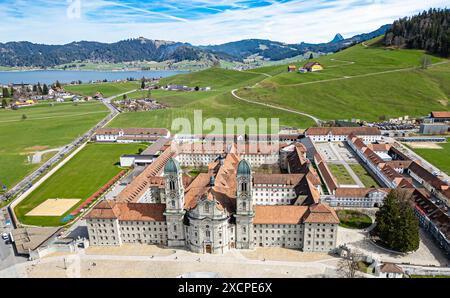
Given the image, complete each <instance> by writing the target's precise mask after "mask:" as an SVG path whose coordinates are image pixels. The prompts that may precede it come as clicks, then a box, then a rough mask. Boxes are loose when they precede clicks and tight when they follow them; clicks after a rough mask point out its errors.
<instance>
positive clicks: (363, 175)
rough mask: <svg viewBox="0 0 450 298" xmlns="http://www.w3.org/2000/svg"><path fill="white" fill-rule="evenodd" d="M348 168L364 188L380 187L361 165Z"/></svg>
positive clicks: (352, 165)
mask: <svg viewBox="0 0 450 298" xmlns="http://www.w3.org/2000/svg"><path fill="white" fill-rule="evenodd" d="M350 167H351V168H352V170H353V172H355V174H356V175H357V176H358V177H359V179H360V180H361V182H362V183H363V184H364V186H365V187H367V188H371V187H380V184H378V182H377V181H376V180H375V179H373V178H372V176H371V175H370V174H369V173H368V172H367V171H366V169H364V167H363V166H362V165H360V164H351V165H350Z"/></svg>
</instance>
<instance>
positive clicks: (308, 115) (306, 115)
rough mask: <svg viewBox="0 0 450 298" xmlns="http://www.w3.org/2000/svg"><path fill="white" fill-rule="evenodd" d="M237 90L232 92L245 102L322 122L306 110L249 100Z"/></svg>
mask: <svg viewBox="0 0 450 298" xmlns="http://www.w3.org/2000/svg"><path fill="white" fill-rule="evenodd" d="M237 91H238V89H234V90H232V91H231V94H232V95H233V97H234V98H236V99H238V100H242V101H245V102H248V103H252V104H256V105H260V106H265V107H269V108H272V109H277V110H281V111H286V112H289V113H294V114H298V115H302V116H305V117H308V118H311V119H312V120H313V121H314V122H316V123H317V124H320V123H321V120H320V119H319V118H317V117H314V116H313V115H310V114H307V113H304V112H299V111H296V110H292V109H287V108H282V107H277V106H274V105H271V104H268V103H262V102H259V101H253V100H249V99H245V98H242V97H240V96H238V95H237V94H236V92H237Z"/></svg>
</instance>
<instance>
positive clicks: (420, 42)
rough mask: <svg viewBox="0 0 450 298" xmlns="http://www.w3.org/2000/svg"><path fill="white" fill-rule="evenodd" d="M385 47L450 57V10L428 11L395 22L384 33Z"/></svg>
mask: <svg viewBox="0 0 450 298" xmlns="http://www.w3.org/2000/svg"><path fill="white" fill-rule="evenodd" d="M384 41H385V44H386V45H387V46H396V47H407V48H410V49H421V50H426V51H428V52H430V53H432V54H437V55H440V56H443V57H449V56H450V9H448V8H446V9H430V10H428V11H424V12H422V13H420V14H418V15H416V16H413V17H411V18H403V19H400V20H397V21H395V22H394V24H393V25H392V28H391V29H390V30H388V31H387V32H386V35H385V38H384Z"/></svg>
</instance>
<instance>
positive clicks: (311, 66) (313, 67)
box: [303, 62, 324, 72]
mask: <svg viewBox="0 0 450 298" xmlns="http://www.w3.org/2000/svg"><path fill="white" fill-rule="evenodd" d="M303 69H306V70H307V71H308V72H315V71H321V70H323V69H324V67H323V66H322V64H320V63H319V62H308V63H306V64H305V65H304V66H303Z"/></svg>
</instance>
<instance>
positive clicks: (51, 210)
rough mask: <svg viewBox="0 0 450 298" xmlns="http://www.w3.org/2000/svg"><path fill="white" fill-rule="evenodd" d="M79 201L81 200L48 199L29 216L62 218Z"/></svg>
mask: <svg viewBox="0 0 450 298" xmlns="http://www.w3.org/2000/svg"><path fill="white" fill-rule="evenodd" d="M79 201H80V199H48V200H46V201H45V202H43V203H42V204H40V205H39V206H37V207H36V208H34V209H33V210H31V211H30V212H28V213H27V216H61V215H63V214H64V213H66V212H67V211H69V210H70V209H71V208H72V207H73V206H75V205H76V204H78V202H79Z"/></svg>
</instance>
